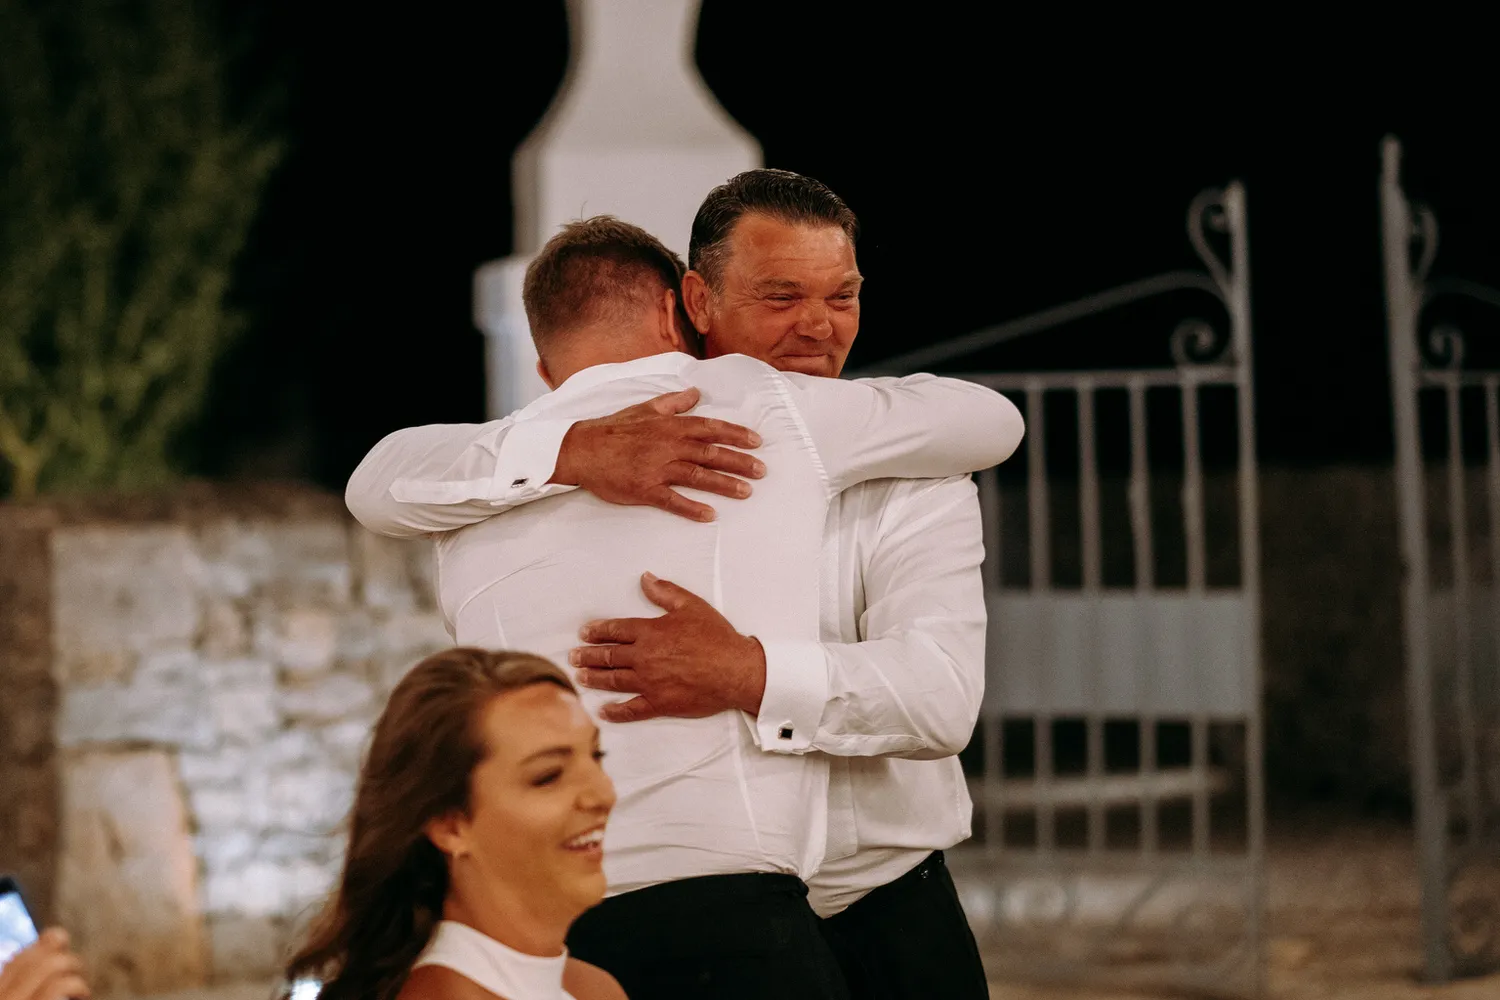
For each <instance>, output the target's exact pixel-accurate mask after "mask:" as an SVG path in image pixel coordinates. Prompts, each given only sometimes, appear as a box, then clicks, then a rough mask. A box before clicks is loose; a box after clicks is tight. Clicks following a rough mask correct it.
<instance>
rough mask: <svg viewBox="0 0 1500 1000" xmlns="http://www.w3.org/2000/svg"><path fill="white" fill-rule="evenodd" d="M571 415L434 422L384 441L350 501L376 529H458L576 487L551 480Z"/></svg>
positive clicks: (353, 483) (395, 532)
mask: <svg viewBox="0 0 1500 1000" xmlns="http://www.w3.org/2000/svg"><path fill="white" fill-rule="evenodd" d="M572 425H573V421H571V420H547V419H536V420H525V421H521V422H516V421H513V420H511V418H509V417H506V418H504V419H501V420H491V421H490V422H488V423H484V424H429V425H427V426H424V427H408V428H406V429H405V430H399V431H395V432H394V433H392V434H388V435H386V436H385V437H384V438H382V439H381V440H380V442H379V443H378V444H376V445H375V447H374V448H372V449H371V450H370V453H369V454H368V455H366V456H365V457H364V460H363V461H361V462H360V463H359V466H358V467H357V468H356V469H355V470H354V473H353V475H351V476H350V477H349V485H348V487H347V488H346V489H345V491H344V502H345V503H346V504H347V505H348V507H349V512H350V513H352V514H353V515H354V517H355V519H356V520H358V521H359V523H360V524H362V525H364V526H365V527H366V528H368V529H370V530H371V531H373V532H375V533H376V534H378V535H390V536H392V537H395V538H409V537H412V536H416V535H425V534H432V533H435V532H443V531H452V530H454V529H456V528H462V527H465V526H466V525H470V524H474V523H476V522H479V521H483V520H484V519H485V518H487V517H493V516H494V515H495V514H498V513H499V512H501V511H503V510H506V509H508V508H510V507H514V506H516V505H518V504H523V503H529V502H530V501H532V500H539V499H541V498H542V497H546V496H552V495H554V494H557V493H565V492H567V491H568V490H572V489H577V487H575V486H558V485H555V484H551V483H548V482H547V480H548V479H551V478H552V473H553V472H554V471H555V470H556V468H557V455H558V452H559V451H560V450H561V448H562V439H563V436H564V435H566V434H567V433H568V428H569V427H571V426H572Z"/></svg>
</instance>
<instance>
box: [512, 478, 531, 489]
mask: <svg viewBox="0 0 1500 1000" xmlns="http://www.w3.org/2000/svg"><path fill="white" fill-rule="evenodd" d="M530 481H531V480H529V479H512V480H511V481H510V488H511V489H516V488H517V487H521V486H525V485H526V484H527V483H528V482H530Z"/></svg>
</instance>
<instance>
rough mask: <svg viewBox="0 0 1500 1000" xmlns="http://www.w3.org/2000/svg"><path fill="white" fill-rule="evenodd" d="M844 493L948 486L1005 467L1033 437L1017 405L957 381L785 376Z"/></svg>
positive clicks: (826, 464) (916, 377)
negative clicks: (889, 481) (890, 485)
mask: <svg viewBox="0 0 1500 1000" xmlns="http://www.w3.org/2000/svg"><path fill="white" fill-rule="evenodd" d="M781 384H782V385H783V386H784V387H785V388H786V390H787V392H788V395H789V396H790V398H791V401H792V404H793V409H794V410H795V411H796V412H797V413H798V414H799V415H800V416H801V418H802V420H803V422H804V424H805V426H806V428H807V432H808V434H809V436H810V437H811V438H812V440H813V446H814V447H815V448H816V449H817V452H818V456H819V457H820V458H821V459H822V461H823V465H824V468H825V470H826V472H827V474H828V478H829V484H830V488H831V489H832V490H833V491H834V492H835V493H837V492H838V491H840V490H843V489H844V488H846V487H849V486H853V485H854V484H855V483H860V482H864V481H865V480H867V479H885V478H907V479H929V478H931V479H940V478H943V477H945V476H957V475H962V474H965V473H969V472H977V471H978V470H980V469H988V468H989V467H990V466H992V465H999V464H1000V463H1001V462H1003V461H1005V460H1006V459H1007V458H1009V457H1010V456H1011V453H1012V452H1014V451H1015V450H1016V446H1017V445H1019V444H1020V443H1021V437H1022V435H1023V434H1024V433H1025V430H1026V425H1025V421H1024V420H1023V419H1022V417H1021V411H1020V410H1018V409H1017V408H1016V404H1014V403H1012V402H1011V401H1010V400H1009V399H1007V398H1005V397H1004V396H1002V395H1001V394H1000V393H998V392H996V391H994V390H993V389H987V388H985V387H984V386H982V385H978V384H976V383H974V382H966V381H964V380H963V379H956V378H938V377H937V376H935V375H908V376H906V377H904V378H871V379H854V380H841V379H830V378H818V377H815V376H811V375H797V374H791V373H783V374H782V382H781Z"/></svg>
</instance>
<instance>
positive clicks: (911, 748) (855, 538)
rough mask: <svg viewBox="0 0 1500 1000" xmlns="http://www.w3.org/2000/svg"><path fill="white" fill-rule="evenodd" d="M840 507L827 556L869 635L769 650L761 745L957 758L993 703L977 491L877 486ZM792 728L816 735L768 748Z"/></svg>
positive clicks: (947, 484) (935, 483)
mask: <svg viewBox="0 0 1500 1000" xmlns="http://www.w3.org/2000/svg"><path fill="white" fill-rule="evenodd" d="M840 502H841V503H843V504H844V507H843V509H842V510H841V511H840V513H839V516H837V517H835V518H831V519H830V529H836V533H835V534H833V535H832V536H831V537H830V538H829V539H828V541H827V542H826V543H825V550H824V557H825V559H827V558H836V559H838V563H839V566H838V571H839V576H840V577H841V579H840V582H839V587H840V589H843V590H846V591H850V590H852V594H851V593H845V594H842V595H839V596H840V599H841V600H846V601H847V600H852V602H853V606H854V610H855V612H856V615H857V621H858V634H857V635H848V634H847V631H848V630H847V629H845V630H839V629H837V628H835V629H833V630H830V629H828V628H826V627H825V637H826V636H827V635H829V634H830V631H832V634H834V635H839V634H840V632H841V631H842V632H843V636H844V638H846V639H848V640H852V641H844V642H822V643H814V642H778V643H766V644H764V645H765V650H766V692H765V696H764V698H763V700H762V703H761V711H760V714H759V715H758V717H757V726H756V730H757V733H758V734H759V736H760V745H761V747H762V748H763V749H765V750H769V751H776V752H791V753H799V752H806V751H808V750H821V751H824V752H827V753H831V754H836V755H839V756H861V757H872V756H897V757H910V758H918V759H926V758H937V757H945V756H950V755H952V754H956V753H958V752H959V751H960V750H962V749H963V747H964V746H965V744H967V742H968V740H969V737H970V735H971V734H972V733H973V729H974V724H975V721H976V720H977V718H978V715H979V705H980V700H981V698H982V697H983V694H984V649H985V605H984V588H983V582H982V577H981V574H980V565H981V563H982V562H983V560H984V541H983V532H982V527H981V519H980V511H979V503H978V498H977V492H976V490H975V488H974V484H973V482H972V481H971V480H970V479H969V478H968V477H967V476H961V477H954V478H951V479H945V480H929V481H922V482H904V483H899V484H893V483H867V484H865V486H863V487H859V488H856V489H855V490H852V491H850V493H849V494H847V495H846V496H844V497H842V498H840ZM830 545H832V546H836V550H835V551H830V550H829V548H828V546H830ZM827 599H829V598H825V600H827ZM827 620H828V616H827V615H825V621H827ZM820 666H821V667H822V668H823V671H822V672H821V676H824V677H826V683H825V684H821V685H817V686H816V687H814V686H813V685H810V684H809V682H808V677H809V675H810V674H811V675H814V676H819V673H818V672H817V671H816V668H817V667H820ZM782 727H789V728H793V729H795V730H797V731H800V732H807V733H811V734H812V735H811V736H810V738H807V739H803V740H797V741H792V742H788V741H786V740H777V739H774V738H769V737H771V736H772V735H773V734H774V733H776V732H777V730H779V729H780V728H782ZM804 727H805V728H804Z"/></svg>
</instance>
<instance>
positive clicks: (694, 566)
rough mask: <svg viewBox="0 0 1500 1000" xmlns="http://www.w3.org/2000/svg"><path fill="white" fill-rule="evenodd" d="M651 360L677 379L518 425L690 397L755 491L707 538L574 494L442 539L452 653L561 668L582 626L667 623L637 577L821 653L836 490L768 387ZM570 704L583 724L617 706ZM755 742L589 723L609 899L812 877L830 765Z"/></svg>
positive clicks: (593, 696) (728, 362)
mask: <svg viewBox="0 0 1500 1000" xmlns="http://www.w3.org/2000/svg"><path fill="white" fill-rule="evenodd" d="M658 357H661V358H670V359H671V360H672V361H673V367H674V368H675V369H677V370H666V371H662V370H657V371H653V372H650V373H645V374H640V375H635V376H632V377H625V378H615V379H611V380H609V381H603V382H599V381H595V380H592V379H591V380H587V381H586V384H583V385H580V384H577V383H574V382H573V381H572V380H570V381H569V383H567V384H565V385H564V386H562V387H561V388H559V390H558V391H557V392H554V393H552V394H551V395H549V396H546V397H544V398H543V399H541V400H538V401H537V402H536V403H534V404H533V405H532V406H531V407H528V408H527V409H526V410H524V411H522V413H520V414H518V415H517V419H518V420H526V419H536V418H541V417H547V418H569V419H581V418H584V417H594V416H601V415H603V414H607V413H613V412H615V411H616V410H619V409H622V408H624V407H626V406H630V405H632V404H634V403H639V402H642V401H644V400H646V399H650V398H651V397H653V396H656V395H660V394H661V393H664V392H673V391H676V390H679V389H685V388H687V387H689V386H696V387H697V388H698V389H699V390H700V391H701V392H702V401H701V402H700V403H699V405H698V407H697V408H696V409H695V410H694V414H695V415H701V416H708V417H718V418H721V419H726V420H732V421H734V422H736V423H740V424H744V425H745V426H747V427H753V428H755V429H756V430H757V431H759V433H760V435H761V439H762V442H763V443H762V445H761V447H760V449H758V451H757V453H756V454H757V456H758V457H759V458H761V459H762V460H763V461H764V462H765V463H766V468H767V470H768V471H767V474H766V476H765V478H764V479H762V480H759V481H757V482H756V483H755V486H754V492H753V494H752V495H751V496H750V497H749V498H748V499H746V500H744V501H743V502H737V503H722V502H721V503H719V504H717V508H718V517H717V518H716V519H715V520H714V521H712V522H709V523H706V524H698V523H693V522H690V521H687V520H684V519H683V518H680V517H676V516H674V515H671V514H667V513H665V512H663V511H660V510H657V509H655V508H651V507H621V506H616V505H613V504H608V503H605V502H604V501H602V500H599V499H597V498H596V497H594V496H593V495H591V494H588V493H584V492H582V491H574V492H571V493H566V494H563V495H561V496H554V497H548V498H546V499H542V500H538V501H536V502H534V503H531V504H527V505H526V506H524V507H520V508H517V509H516V510H513V511H511V512H509V513H507V514H506V515H505V516H503V517H493V518H490V519H489V520H487V521H483V522H481V523H479V524H476V525H473V526H471V527H468V528H464V529H462V530H461V531H456V532H452V533H450V534H448V535H446V536H444V537H443V538H442V539H441V541H440V545H439V566H440V570H439V581H438V583H439V589H440V599H441V602H442V604H443V608H444V611H445V613H447V614H448V616H449V620H450V621H451V622H452V624H453V627H454V637H455V639H456V640H457V641H458V642H459V643H460V644H461V645H478V646H489V647H501V648H510V649H521V650H526V651H528V652H535V653H539V654H541V655H543V656H546V657H547V658H548V659H551V660H552V661H553V662H556V663H559V664H564V665H565V664H566V663H567V654H568V650H569V649H571V648H572V647H574V646H576V645H578V644H579V642H578V629H579V627H580V626H581V625H582V624H583V623H584V622H586V621H588V620H590V619H592V618H622V617H655V616H656V615H659V614H661V613H662V612H661V609H660V608H658V607H657V606H655V605H654V604H652V603H650V602H649V601H648V600H647V599H646V598H645V597H644V595H643V594H642V593H641V574H642V573H643V572H645V571H648V570H649V571H650V572H652V573H655V574H656V575H657V576H658V577H661V578H662V579H664V580H670V581H672V582H673V583H676V584H678V585H679V586H682V587H684V588H686V589H687V590H690V591H692V592H693V593H695V594H697V595H699V596H700V597H702V598H704V599H705V600H707V601H708V602H709V603H710V604H712V605H713V606H714V607H715V608H717V609H718V610H719V611H720V613H722V614H723V615H724V616H725V617H726V618H728V619H729V621H730V622H732V623H733V624H734V626H735V628H737V629H738V630H739V631H741V632H742V633H745V634H748V635H755V636H757V637H758V638H760V639H762V640H763V641H774V640H776V639H799V640H815V639H817V638H818V626H819V600H818V580H819V572H818V553H819V550H820V548H821V538H822V532H823V523H824V520H825V519H826V515H827V505H828V501H829V499H830V497H831V492H830V490H829V487H828V484H827V479H826V476H825V475H824V473H823V470H822V466H821V461H820V459H819V456H818V454H817V452H816V451H815V449H814V448H813V445H812V441H811V439H810V438H809V436H808V433H807V431H806V430H805V428H804V427H802V426H800V421H799V418H798V417H799V415H798V413H797V411H796V410H795V409H794V408H793V406H791V405H790V400H789V399H788V397H787V396H786V395H785V393H784V392H782V391H778V384H779V382H780V376H779V375H778V373H776V372H775V371H774V369H771V368H769V367H768V366H765V365H762V364H760V363H759V362H756V361H753V360H751V359H749V358H743V357H739V356H733V357H729V358H723V359H719V360H716V361H712V362H698V361H694V360H692V359H689V358H686V357H685V356H682V355H662V356H658ZM678 358H681V359H682V360H681V362H677V359H678ZM646 360H648V361H654V360H655V359H646ZM635 366H636V367H648V368H649V367H655V368H658V369H659V368H661V367H662V366H661V365H660V364H659V363H658V364H655V365H640V364H638V363H637V364H636V365H635ZM601 367H607V368H609V369H614V368H619V367H624V368H629V367H631V366H630V365H626V366H614V365H611V366H601ZM585 374H596V375H597V374H602V373H600V371H599V369H589V370H588V371H587V373H585ZM580 694H581V696H582V698H583V700H584V704H585V705H586V706H587V707H588V709H589V711H590V713H591V714H593V715H595V716H597V714H598V708H599V706H600V705H602V704H604V703H606V702H609V701H621V700H624V699H626V698H628V697H629V696H628V695H614V694H608V693H604V692H597V691H591V690H588V689H580ZM750 727H751V721H750V720H749V719H748V718H747V717H746V716H745V715H744V714H743V713H741V712H721V713H719V714H718V715H715V716H711V717H709V718H705V719H668V718H660V719H650V720H647V721H644V722H634V723H628V724H611V723H608V722H603V723H601V728H602V729H603V744H604V748H605V750H606V752H607V753H608V755H609V756H608V761H607V765H606V766H607V768H608V771H609V774H610V776H611V778H613V779H614V782H615V788H616V792H617V794H618V795H619V802H618V804H617V805H616V807H615V812H614V815H613V817H612V818H611V820H610V824H609V827H608V833H607V835H606V839H605V844H604V850H605V854H604V856H605V870H606V873H607V874H608V877H609V884H610V891H611V892H612V893H614V892H624V891H628V890H630V889H635V888H641V887H643V886H646V885H651V884H654V883H656V882H662V881H668V880H673V879H681V878H690V877H693V876H698V875H711V874H726V873H732V872H766V871H769V872H786V873H790V874H794V875H799V876H802V877H807V876H808V875H810V874H811V872H812V870H813V869H814V868H815V866H816V865H817V863H818V862H819V861H820V860H821V858H822V853H823V845H824V842H825V828H824V826H823V818H824V817H825V816H826V810H825V809H824V808H823V803H824V802H825V801H826V798H827V782H828V768H827V762H826V759H825V758H823V757H822V756H821V755H817V754H811V755H798V756H788V755H783V754H766V753H762V752H761V751H760V750H759V749H758V747H757V745H756V742H755V739H754V736H753V734H752V732H751V728H750Z"/></svg>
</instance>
